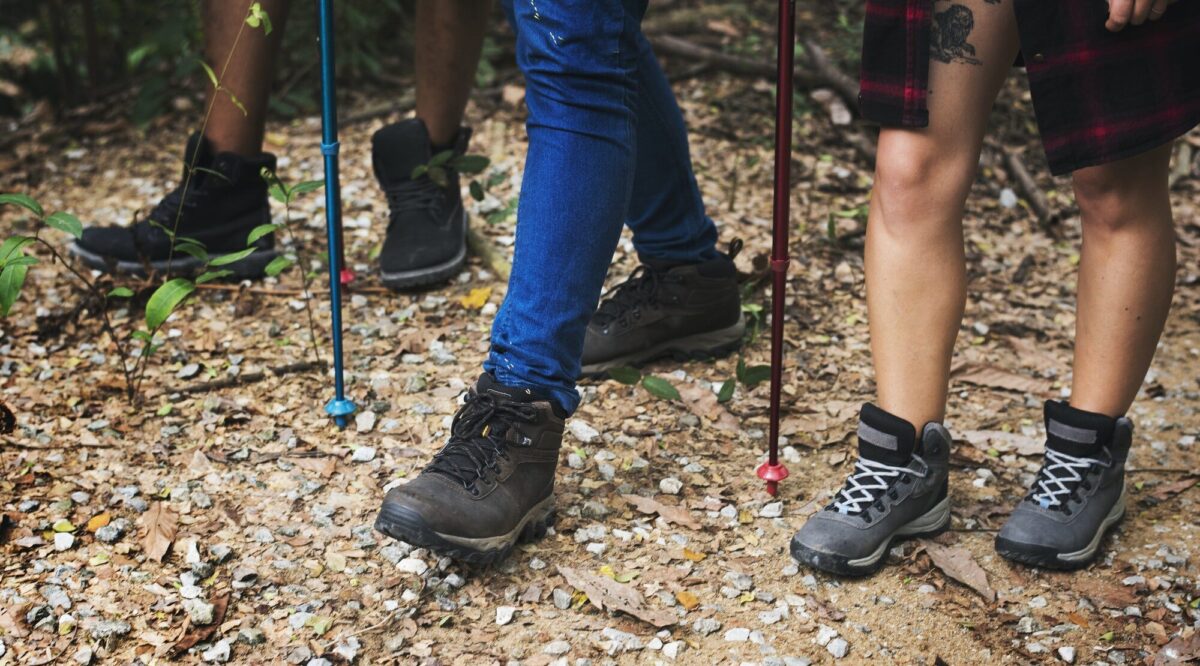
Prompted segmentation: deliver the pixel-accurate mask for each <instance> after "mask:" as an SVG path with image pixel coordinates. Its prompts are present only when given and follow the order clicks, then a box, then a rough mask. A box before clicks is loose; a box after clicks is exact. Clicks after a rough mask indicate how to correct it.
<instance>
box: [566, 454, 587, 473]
mask: <svg viewBox="0 0 1200 666" xmlns="http://www.w3.org/2000/svg"><path fill="white" fill-rule="evenodd" d="M583 465H584V461H583V456H581V455H579V454H578V453H575V452H574V451H572V452H571V453H570V454H568V455H567V467H570V468H571V469H583Z"/></svg>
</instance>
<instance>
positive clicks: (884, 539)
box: [792, 404, 951, 576]
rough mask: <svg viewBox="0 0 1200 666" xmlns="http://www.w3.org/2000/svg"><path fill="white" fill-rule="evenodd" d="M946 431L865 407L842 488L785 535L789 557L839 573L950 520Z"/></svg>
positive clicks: (867, 564)
mask: <svg viewBox="0 0 1200 666" xmlns="http://www.w3.org/2000/svg"><path fill="white" fill-rule="evenodd" d="M950 442H951V439H950V433H949V432H947V431H946V429H945V428H944V427H942V425H941V424H940V423H928V424H926V425H925V429H924V432H922V434H921V439H920V441H917V440H916V429H914V428H913V426H912V424H910V423H909V422H907V421H905V420H904V419H901V418H899V417H897V416H893V415H891V414H889V413H887V412H885V411H883V410H882V409H880V408H878V407H876V406H875V405H872V404H866V405H863V408H862V414H861V416H860V420H859V424H858V461H857V462H856V463H855V465H854V473H853V474H851V475H850V478H848V479H847V480H846V485H845V486H843V487H842V489H841V490H839V491H838V492H837V494H836V495H834V496H833V501H832V502H830V504H829V505H828V506H826V507H825V508H824V509H823V510H821V511H819V512H817V513H816V514H814V515H813V516H812V517H811V518H809V519H808V522H807V523H805V524H804V527H802V528H800V531H799V532H797V533H796V536H794V537H792V557H794V558H796V561H798V562H800V563H802V564H807V565H808V566H810V567H813V568H814V569H820V570H821V571H826V572H829V573H832V574H838V575H842V576H865V575H867V574H871V573H874V572H876V571H878V570H879V568H880V567H881V566H883V562H884V557H885V556H886V555H887V551H888V548H889V547H890V546H891V543H892V540H893V539H896V538H898V537H919V536H933V535H935V534H939V533H941V532H942V531H943V530H945V529H946V528H947V527H948V526H949V525H950V498H949V497H947V495H946V489H947V484H946V480H947V477H948V475H949V466H950Z"/></svg>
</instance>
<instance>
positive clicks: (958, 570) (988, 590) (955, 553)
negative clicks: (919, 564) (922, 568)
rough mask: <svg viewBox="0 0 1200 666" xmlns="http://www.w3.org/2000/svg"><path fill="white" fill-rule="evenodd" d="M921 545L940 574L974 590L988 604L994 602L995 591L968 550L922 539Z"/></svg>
mask: <svg viewBox="0 0 1200 666" xmlns="http://www.w3.org/2000/svg"><path fill="white" fill-rule="evenodd" d="M921 543H922V544H923V545H924V546H925V552H926V553H928V554H929V559H931V560H933V564H934V565H935V566H937V568H939V569H941V570H942V573H944V574H946V575H947V576H949V577H951V578H953V579H954V580H956V581H958V582H960V583H962V584H963V585H966V586H967V587H969V588H971V589H972V590H975V591H976V592H978V593H979V596H981V597H983V598H984V599H985V600H987V601H988V602H992V601H995V600H996V591H995V590H993V589H992V586H991V585H989V584H988V579H987V573H986V572H984V570H983V568H982V567H980V566H979V564H978V563H976V562H975V558H973V557H971V552H970V551H969V550H967V549H966V548H959V547H956V546H943V545H941V544H939V543H935V542H933V541H929V540H927V539H923V540H922V541H921Z"/></svg>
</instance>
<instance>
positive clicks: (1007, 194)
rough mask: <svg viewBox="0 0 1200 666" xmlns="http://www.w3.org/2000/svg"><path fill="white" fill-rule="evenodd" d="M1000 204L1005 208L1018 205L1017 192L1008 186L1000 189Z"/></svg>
mask: <svg viewBox="0 0 1200 666" xmlns="http://www.w3.org/2000/svg"><path fill="white" fill-rule="evenodd" d="M1000 205H1001V206H1004V207H1005V208H1015V207H1016V205H1017V193H1016V192H1013V191H1012V188H1008V187H1006V188H1004V189H1002V190H1000Z"/></svg>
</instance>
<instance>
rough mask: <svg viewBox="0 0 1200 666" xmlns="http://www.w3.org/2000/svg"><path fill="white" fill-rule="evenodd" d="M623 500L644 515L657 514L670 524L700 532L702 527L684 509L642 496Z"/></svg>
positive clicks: (629, 496) (625, 497)
mask: <svg viewBox="0 0 1200 666" xmlns="http://www.w3.org/2000/svg"><path fill="white" fill-rule="evenodd" d="M621 499H623V500H625V501H626V502H628V503H629V504H630V505H631V506H632V507H633V508H635V509H637V510H638V511H640V512H642V513H646V514H655V513H657V514H658V515H660V516H662V518H663V520H665V521H667V522H669V523H675V524H676V525H682V526H684V527H687V528H690V529H693V530H698V529H700V527H701V525H700V522H699V521H697V520H696V519H695V518H693V517H692V514H691V513H690V512H688V510H687V509H685V508H684V507H681V506H671V505H669V504H663V503H662V502H659V501H658V500H656V499H654V498H651V497H642V496H641V495H621Z"/></svg>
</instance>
